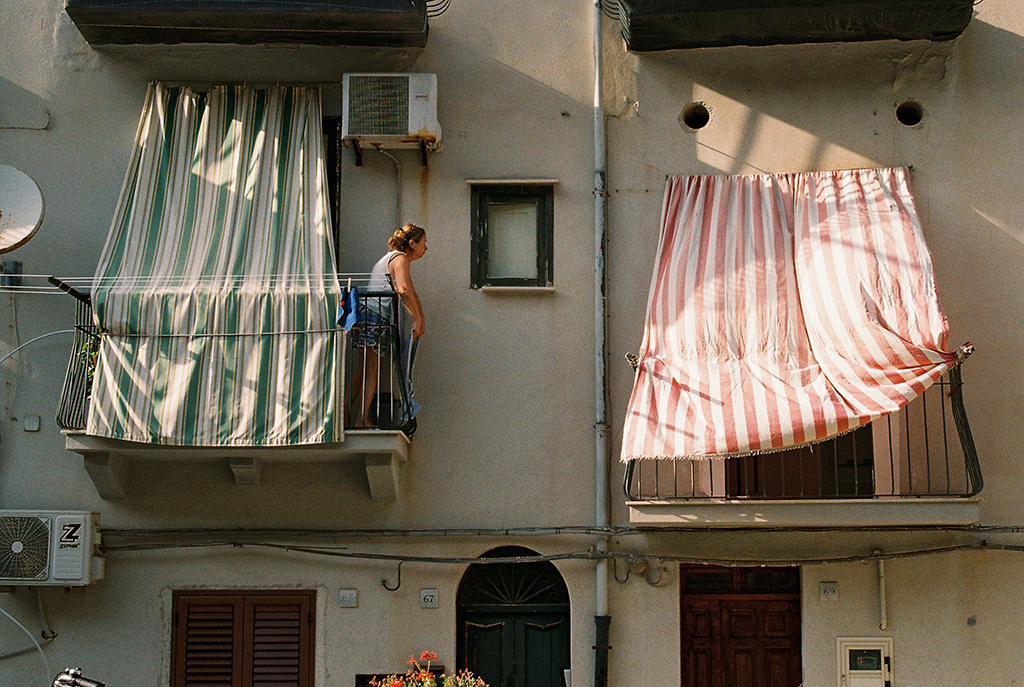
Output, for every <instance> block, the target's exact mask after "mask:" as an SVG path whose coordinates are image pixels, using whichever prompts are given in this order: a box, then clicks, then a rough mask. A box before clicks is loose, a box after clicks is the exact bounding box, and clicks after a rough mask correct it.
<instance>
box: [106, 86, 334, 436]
mask: <svg viewBox="0 0 1024 687" xmlns="http://www.w3.org/2000/svg"><path fill="white" fill-rule="evenodd" d="M325 183H326V182H325V166H324V159H323V144H322V130H321V112H320V94H319V91H318V90H316V89H313V88H284V87H278V88H272V89H267V90H257V89H253V88H251V87H248V86H222V87H218V88H214V89H212V90H209V91H206V92H203V93H196V92H193V91H191V90H190V89H187V88H170V87H167V86H165V85H163V84H153V85H151V86H150V88H149V92H148V94H147V96H146V104H145V107H144V109H143V112H142V117H141V120H140V122H139V129H138V133H137V135H136V141H135V151H134V154H133V156H132V159H131V162H130V164H129V166H128V171H127V173H126V175H125V182H124V187H123V188H122V190H121V197H120V201H119V203H118V207H117V212H116V214H115V216H114V221H113V223H112V225H111V228H110V235H109V236H108V238H107V243H106V246H105V247H104V249H103V253H102V256H101V258H100V262H99V266H98V267H97V271H96V284H95V287H94V291H93V305H94V309H95V315H96V321H97V324H98V326H99V328H100V331H101V333H102V344H101V347H100V356H99V366H98V368H97V373H96V376H95V381H94V386H93V393H92V404H91V407H90V411H89V421H88V430H87V431H88V433H89V434H93V435H98V436H104V437H110V438H114V439H124V440H128V441H138V442H146V443H156V444H173V445H184V446H286V445H293V444H307V443H325V442H334V441H341V440H342V439H343V438H344V437H343V432H344V430H343V422H342V421H341V415H340V408H341V402H340V400H339V399H340V398H341V392H342V383H341V374H342V370H343V367H344V366H343V360H342V357H341V356H342V353H343V350H344V346H343V340H342V338H341V333H340V330H338V329H337V328H336V327H335V325H334V315H335V313H336V312H337V306H338V301H339V294H340V289H339V286H338V281H337V277H336V275H335V273H334V269H333V267H334V248H333V245H332V243H331V232H330V219H329V212H328V207H327V199H326V196H325Z"/></svg>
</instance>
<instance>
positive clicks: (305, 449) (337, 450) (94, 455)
mask: <svg viewBox="0 0 1024 687" xmlns="http://www.w3.org/2000/svg"><path fill="white" fill-rule="evenodd" d="M64 437H65V448H66V449H67V450H68V451H70V452H72V453H77V454H79V455H81V456H82V459H83V462H84V464H85V469H86V472H88V473H89V477H90V478H92V481H93V484H94V485H95V486H96V490H97V491H98V492H99V494H100V496H101V497H102V498H104V499H110V500H118V499H123V498H125V496H126V492H127V488H128V473H129V469H130V465H131V463H133V462H158V461H171V462H185V461H189V462H204V461H225V462H227V464H228V466H229V467H230V468H231V471H232V472H233V473H234V476H235V484H236V485H239V486H243V485H258V484H259V483H260V472H261V467H262V465H263V464H264V463H299V462H326V463H338V462H355V461H361V462H362V463H363V464H364V465H365V467H366V476H367V478H368V479H369V484H370V497H371V498H372V499H374V500H385V501H393V500H395V499H396V498H397V494H398V467H399V465H400V464H401V463H404V462H405V461H406V460H408V458H409V444H410V440H409V437H408V436H406V435H405V434H404V433H402V432H399V431H397V430H395V431H388V430H377V429H368V430H348V431H347V432H345V441H344V442H339V443H333V444H302V445H297V446H167V445H163V444H144V443H140V442H135V441H121V440H118V439H109V438H107V437H99V436H93V435H90V434H86V433H85V432H81V431H71V430H68V431H65V432H64Z"/></svg>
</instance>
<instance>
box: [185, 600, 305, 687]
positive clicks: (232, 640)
mask: <svg viewBox="0 0 1024 687" xmlns="http://www.w3.org/2000/svg"><path fill="white" fill-rule="evenodd" d="M315 598H316V592H314V591H296V592H238V593H228V594H225V593H202V592H195V593H189V594H176V595H175V601H174V606H175V613H176V614H178V615H177V617H178V618H179V623H178V626H177V627H176V629H175V634H174V645H173V646H172V666H173V668H172V670H173V671H174V672H173V674H172V678H171V684H172V687H311V685H312V674H313V669H312V667H313V659H312V656H313V647H312V615H311V614H312V609H313V601H314V599H315Z"/></svg>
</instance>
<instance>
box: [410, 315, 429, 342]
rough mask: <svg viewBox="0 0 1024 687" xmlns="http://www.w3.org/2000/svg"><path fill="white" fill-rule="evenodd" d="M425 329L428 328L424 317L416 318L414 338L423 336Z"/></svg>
mask: <svg viewBox="0 0 1024 687" xmlns="http://www.w3.org/2000/svg"><path fill="white" fill-rule="evenodd" d="M425 329H426V322H424V321H423V318H420V319H418V320H416V321H415V322H413V323H412V338H414V339H418V338H420V337H421V336H423V332H424V331H425Z"/></svg>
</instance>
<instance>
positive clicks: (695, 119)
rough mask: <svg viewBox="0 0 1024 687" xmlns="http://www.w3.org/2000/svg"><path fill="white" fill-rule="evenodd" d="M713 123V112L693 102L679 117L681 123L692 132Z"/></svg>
mask: <svg viewBox="0 0 1024 687" xmlns="http://www.w3.org/2000/svg"><path fill="white" fill-rule="evenodd" d="M710 121H711V110H709V109H708V106H707V105H705V104H704V103H701V102H692V103H690V104H689V105H687V106H686V107H684V108H683V111H682V113H681V114H680V115H679V123H680V124H682V125H683V126H685V127H686V128H687V129H689V130H690V131H697V130H699V129H703V128H704V127H705V126H707V125H708V122H710Z"/></svg>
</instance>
